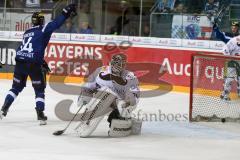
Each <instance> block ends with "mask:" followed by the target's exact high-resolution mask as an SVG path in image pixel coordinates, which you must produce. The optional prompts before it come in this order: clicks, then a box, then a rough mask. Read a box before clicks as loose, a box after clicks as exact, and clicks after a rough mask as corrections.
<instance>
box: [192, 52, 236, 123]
mask: <svg viewBox="0 0 240 160" xmlns="http://www.w3.org/2000/svg"><path fill="white" fill-rule="evenodd" d="M191 60H192V61H191V76H190V108H189V121H190V122H193V121H224V122H225V121H240V98H239V97H238V95H237V80H236V79H237V78H236V77H237V75H235V80H234V82H233V83H232V89H231V93H230V97H231V101H229V102H228V101H224V100H222V99H221V98H220V95H221V93H222V90H223V84H224V78H225V77H226V74H227V64H228V62H229V61H236V62H238V63H239V64H240V57H236V56H225V55H222V54H204V53H198V54H194V55H192V59H191Z"/></svg>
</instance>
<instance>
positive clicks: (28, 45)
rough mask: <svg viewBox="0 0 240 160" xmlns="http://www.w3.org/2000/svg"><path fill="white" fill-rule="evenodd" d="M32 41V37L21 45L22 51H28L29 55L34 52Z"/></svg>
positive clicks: (25, 39)
mask: <svg viewBox="0 0 240 160" xmlns="http://www.w3.org/2000/svg"><path fill="white" fill-rule="evenodd" d="M31 40H32V37H27V38H24V40H23V42H22V45H21V51H27V52H28V53H31V52H32V51H33V48H32V43H31Z"/></svg>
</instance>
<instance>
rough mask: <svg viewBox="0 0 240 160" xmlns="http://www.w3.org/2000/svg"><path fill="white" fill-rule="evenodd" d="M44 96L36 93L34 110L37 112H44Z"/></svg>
mask: <svg viewBox="0 0 240 160" xmlns="http://www.w3.org/2000/svg"><path fill="white" fill-rule="evenodd" d="M44 98H45V95H44V93H38V94H37V95H36V109H37V110H39V111H44V109H45V99H44Z"/></svg>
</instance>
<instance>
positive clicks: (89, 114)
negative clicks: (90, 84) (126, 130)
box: [75, 88, 117, 137]
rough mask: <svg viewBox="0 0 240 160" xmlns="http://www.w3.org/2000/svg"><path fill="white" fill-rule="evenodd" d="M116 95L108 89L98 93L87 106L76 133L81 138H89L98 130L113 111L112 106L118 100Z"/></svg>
mask: <svg viewBox="0 0 240 160" xmlns="http://www.w3.org/2000/svg"><path fill="white" fill-rule="evenodd" d="M116 98H117V97H116V95H115V94H114V93H113V92H112V91H111V90H110V89H108V88H103V89H101V91H99V92H97V93H96V94H95V95H94V96H93V98H92V100H91V101H90V102H89V103H88V104H87V105H86V106H85V107H86V109H85V112H84V113H83V114H82V117H81V120H80V123H79V124H78V126H77V127H76V128H75V131H76V133H77V135H78V136H80V137H88V136H89V135H91V134H92V132H93V131H94V130H95V129H96V128H97V126H98V124H99V123H100V122H101V120H102V119H103V118H104V115H106V114H108V113H109V112H111V111H112V108H111V107H110V106H111V104H112V103H113V102H114V101H115V100H116Z"/></svg>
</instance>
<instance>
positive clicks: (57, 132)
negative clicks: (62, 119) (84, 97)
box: [53, 104, 85, 136]
mask: <svg viewBox="0 0 240 160" xmlns="http://www.w3.org/2000/svg"><path fill="white" fill-rule="evenodd" d="M84 105H85V104H83V105H81V106H80V108H79V109H78V111H77V112H76V113H75V115H74V116H73V118H72V119H71V121H70V122H69V123H68V125H67V126H66V127H65V128H64V129H63V130H58V131H55V132H54V133H53V135H55V136H60V135H62V134H63V133H64V132H65V131H66V130H67V129H68V127H69V126H70V124H71V123H72V122H73V120H74V119H75V118H76V116H77V115H78V113H79V112H80V110H81V109H82V107H83V106H84Z"/></svg>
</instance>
